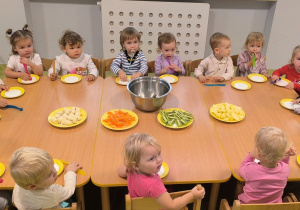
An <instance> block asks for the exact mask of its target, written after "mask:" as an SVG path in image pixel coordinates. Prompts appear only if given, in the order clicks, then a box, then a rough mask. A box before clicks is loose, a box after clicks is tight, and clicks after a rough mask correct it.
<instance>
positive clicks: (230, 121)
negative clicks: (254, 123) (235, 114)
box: [209, 103, 246, 123]
mask: <svg viewBox="0 0 300 210" xmlns="http://www.w3.org/2000/svg"><path fill="white" fill-rule="evenodd" d="M221 104H224V105H225V104H228V103H219V104H214V105H221ZM229 105H233V104H229ZM233 106H236V105H233ZM236 107H238V106H236ZM212 108H213V106H212V107H210V109H209V113H210V114H211V116H213V117H214V118H216V119H217V120H220V121H222V122H228V123H235V122H240V121H242V120H243V119H244V118H245V116H246V114H245V112H244V110H243V109H242V110H241V111H242V116H243V118H242V119H240V120H224V119H221V118H218V117H217V116H216V115H215V114H214V113H212Z"/></svg>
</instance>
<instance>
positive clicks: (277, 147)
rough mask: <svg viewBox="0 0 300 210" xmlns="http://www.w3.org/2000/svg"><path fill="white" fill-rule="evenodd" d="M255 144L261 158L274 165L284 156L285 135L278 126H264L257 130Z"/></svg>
mask: <svg viewBox="0 0 300 210" xmlns="http://www.w3.org/2000/svg"><path fill="white" fill-rule="evenodd" d="M255 145H256V148H257V149H258V150H259V153H260V154H261V158H262V159H263V160H264V161H266V162H267V163H268V164H270V165H274V164H276V163H277V162H279V161H280V160H281V159H282V158H283V157H284V154H285V151H286V146H287V137H286V135H285V133H284V132H283V131H282V130H281V129H279V128H276V127H264V128H261V129H260V130H259V131H258V132H257V134H256V136H255Z"/></svg>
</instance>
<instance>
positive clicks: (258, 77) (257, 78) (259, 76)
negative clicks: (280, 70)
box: [248, 74, 267, 82]
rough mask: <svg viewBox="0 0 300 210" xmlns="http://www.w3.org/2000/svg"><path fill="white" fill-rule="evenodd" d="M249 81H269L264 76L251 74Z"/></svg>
mask: <svg viewBox="0 0 300 210" xmlns="http://www.w3.org/2000/svg"><path fill="white" fill-rule="evenodd" d="M248 79H250V80H251V81H253V82H265V81H267V77H265V76H264V75H262V74H249V75H248Z"/></svg>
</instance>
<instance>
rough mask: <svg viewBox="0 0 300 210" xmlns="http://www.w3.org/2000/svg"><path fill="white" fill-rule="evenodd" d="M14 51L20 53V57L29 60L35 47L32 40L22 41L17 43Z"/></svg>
mask: <svg viewBox="0 0 300 210" xmlns="http://www.w3.org/2000/svg"><path fill="white" fill-rule="evenodd" d="M14 51H16V52H18V54H19V55H20V57H25V58H29V57H30V56H31V55H32V54H33V45H32V40H31V39H21V40H20V41H18V42H17V43H16V46H15V47H14Z"/></svg>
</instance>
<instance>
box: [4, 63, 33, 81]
mask: <svg viewBox="0 0 300 210" xmlns="http://www.w3.org/2000/svg"><path fill="white" fill-rule="evenodd" d="M5 76H6V77H7V78H12V79H16V78H21V79H22V80H25V81H27V80H29V79H30V78H31V76H30V75H28V74H27V73H25V72H14V71H13V69H12V68H10V67H8V66H7V67H6V68H5Z"/></svg>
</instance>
